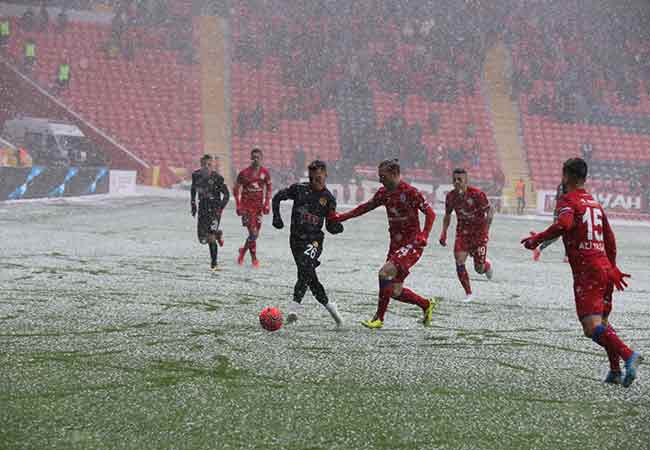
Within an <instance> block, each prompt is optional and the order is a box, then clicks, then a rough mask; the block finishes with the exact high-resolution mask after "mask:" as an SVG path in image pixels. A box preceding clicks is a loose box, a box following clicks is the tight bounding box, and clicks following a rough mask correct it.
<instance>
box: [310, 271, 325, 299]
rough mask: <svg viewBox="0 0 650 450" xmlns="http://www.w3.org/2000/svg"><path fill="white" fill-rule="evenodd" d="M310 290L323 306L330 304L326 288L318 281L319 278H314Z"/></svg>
mask: <svg viewBox="0 0 650 450" xmlns="http://www.w3.org/2000/svg"><path fill="white" fill-rule="evenodd" d="M309 289H310V290H311V293H312V294H313V296H314V297H315V298H316V300H317V301H318V303H320V304H321V305H323V306H325V305H327V304H328V303H329V299H328V298H327V293H326V292H325V288H324V287H323V285H322V284H321V282H320V281H319V280H318V277H316V276H314V278H312V279H311V282H310V283H309Z"/></svg>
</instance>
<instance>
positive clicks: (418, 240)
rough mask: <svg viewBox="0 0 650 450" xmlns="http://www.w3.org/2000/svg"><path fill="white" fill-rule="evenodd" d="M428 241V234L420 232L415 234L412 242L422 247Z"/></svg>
mask: <svg viewBox="0 0 650 450" xmlns="http://www.w3.org/2000/svg"><path fill="white" fill-rule="evenodd" d="M428 242H429V236H427V235H426V234H425V233H422V232H420V233H418V234H417V235H416V236H415V242H414V244H415V246H416V247H422V248H424V247H426V246H427V244H428Z"/></svg>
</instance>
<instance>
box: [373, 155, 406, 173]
mask: <svg viewBox="0 0 650 450" xmlns="http://www.w3.org/2000/svg"><path fill="white" fill-rule="evenodd" d="M377 167H378V168H379V169H386V170H388V171H389V172H392V173H400V167H399V159H397V158H392V159H385V160H383V161H382V162H380V163H379V166H377Z"/></svg>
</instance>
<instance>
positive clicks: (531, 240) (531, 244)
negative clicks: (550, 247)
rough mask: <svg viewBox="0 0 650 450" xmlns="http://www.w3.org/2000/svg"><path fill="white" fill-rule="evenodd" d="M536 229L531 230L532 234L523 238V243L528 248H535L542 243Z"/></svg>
mask: <svg viewBox="0 0 650 450" xmlns="http://www.w3.org/2000/svg"><path fill="white" fill-rule="evenodd" d="M538 236H539V235H537V234H536V233H535V232H534V231H531V232H530V236H528V237H525V238H523V239H522V240H521V243H522V244H523V245H524V247H526V248H527V249H528V250H535V249H536V248H537V246H539V244H541V243H542V241H541V239H540V238H539V237H538Z"/></svg>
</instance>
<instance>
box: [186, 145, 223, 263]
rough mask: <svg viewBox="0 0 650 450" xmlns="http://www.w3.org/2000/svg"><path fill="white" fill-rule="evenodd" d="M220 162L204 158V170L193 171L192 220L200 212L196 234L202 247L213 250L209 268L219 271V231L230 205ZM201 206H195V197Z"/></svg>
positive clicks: (207, 156)
mask: <svg viewBox="0 0 650 450" xmlns="http://www.w3.org/2000/svg"><path fill="white" fill-rule="evenodd" d="M217 164H218V162H217V160H216V159H215V158H213V157H212V156H211V155H203V157H201V168H200V169H198V170H195V171H194V172H192V187H191V189H190V205H191V212H192V217H194V216H196V213H197V212H198V214H199V218H198V222H197V234H198V237H199V242H200V243H201V244H208V248H209V249H210V268H211V269H212V270H213V271H217V270H219V265H218V263H217V256H218V247H217V243H219V245H220V246H223V233H222V231H221V230H220V229H219V224H220V222H221V212H222V211H223V209H224V208H225V207H226V205H227V204H228V200H229V199H230V193H229V192H228V187H227V186H226V184H225V183H224V179H223V177H222V176H221V175H219V173H218V172H217ZM197 194H198V196H199V206H198V208H197V206H196V196H197Z"/></svg>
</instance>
